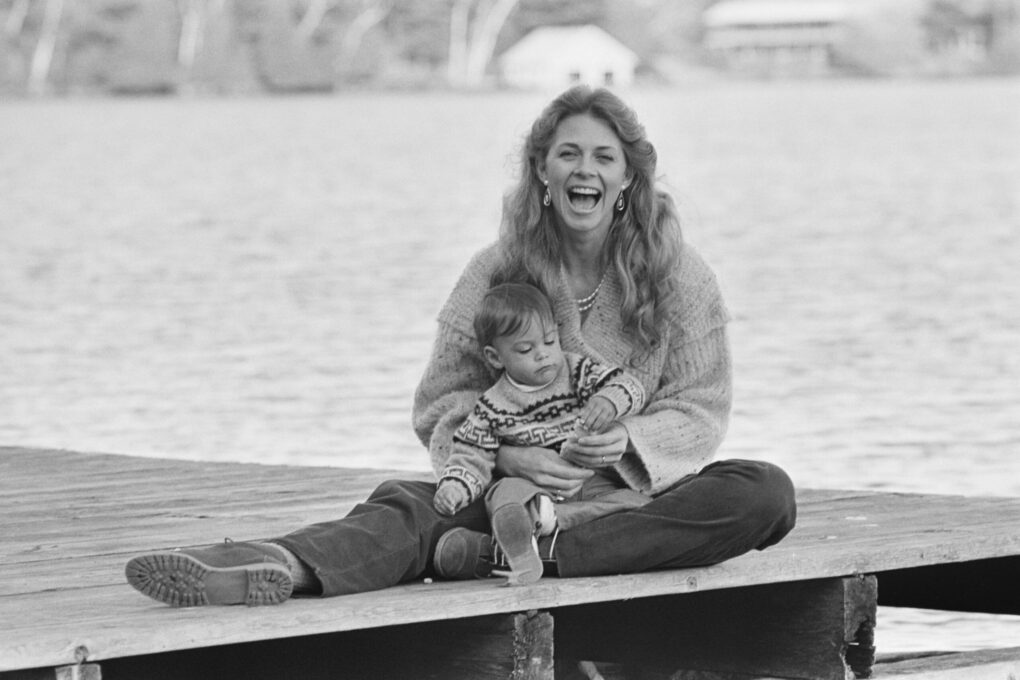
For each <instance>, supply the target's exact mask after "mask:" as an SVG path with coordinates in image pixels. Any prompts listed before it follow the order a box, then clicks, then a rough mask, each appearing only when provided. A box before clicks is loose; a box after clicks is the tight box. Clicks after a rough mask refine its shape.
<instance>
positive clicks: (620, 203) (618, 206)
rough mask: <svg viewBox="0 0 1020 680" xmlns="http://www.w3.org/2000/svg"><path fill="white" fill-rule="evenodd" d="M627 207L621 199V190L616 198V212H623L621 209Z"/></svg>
mask: <svg viewBox="0 0 1020 680" xmlns="http://www.w3.org/2000/svg"><path fill="white" fill-rule="evenodd" d="M626 207H627V204H626V203H624V201H623V192H622V191H621V192H620V195H619V197H618V198H617V199H616V212H623V209H624V208H626Z"/></svg>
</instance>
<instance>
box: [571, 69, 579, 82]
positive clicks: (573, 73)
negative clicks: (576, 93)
mask: <svg viewBox="0 0 1020 680" xmlns="http://www.w3.org/2000/svg"><path fill="white" fill-rule="evenodd" d="M579 82H581V72H580V71H571V72H570V83H571V84H576V83H579Z"/></svg>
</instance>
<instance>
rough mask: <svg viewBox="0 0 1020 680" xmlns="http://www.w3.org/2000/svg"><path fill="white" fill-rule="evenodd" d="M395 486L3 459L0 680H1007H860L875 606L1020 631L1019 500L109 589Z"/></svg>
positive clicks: (991, 673) (807, 501)
mask: <svg viewBox="0 0 1020 680" xmlns="http://www.w3.org/2000/svg"><path fill="white" fill-rule="evenodd" d="M393 477H402V478H413V477H414V475H408V473H406V472H404V473H394V472H392V471H389V472H387V471H380V470H354V469H342V468H308V467H289V466H262V465H254V464H236V463H207V462H202V463H196V462H186V461H175V460H166V459H153V458H138V457H130V456H119V455H106V454H82V453H75V452H68V451H53V450H38V449H23V448H9V447H8V448H4V447H0V541H2V550H0V680H13V679H15V678H17V679H19V680H20V679H21V678H43V677H48V678H52V677H62V678H99V677H104V678H107V680H109V679H110V678H119V677H124V678H128V677H130V678H139V677H146V678H192V677H202V676H205V677H214V676H215V677H218V678H230V677H242V676H243V677H246V678H257V677H301V678H308V679H311V678H318V677H323V678H325V677H364V678H380V677H437V678H489V677H493V678H495V677H513V678H553V677H556V678H560V679H561V680H562V679H564V678H572V677H584V676H583V675H579V674H578V673H579V671H578V670H577V668H578V666H577V660H579V659H590V660H594V661H605V662H607V663H606V665H605V667H604V668H605V669H608V670H604V671H603V672H604V673H605V677H606V678H607V680H609V679H610V678H611V677H613V676H612V673H613V672H619V673H621V674H622V675H620V676H618V677H639V676H638V675H637V674H634V673H631V674H627V672H626V671H625V670H620V669H628V668H637V667H639V666H640V668H641V670H640V672H641V673H642V674H643V675H640V677H662V678H666V677H671V676H672V675H673V671H676V670H678V669H686V670H690V671H700V672H706V671H710V672H712V673H713V675H712V676H711V677H714V678H741V679H746V678H751V677H790V678H834V679H835V678H839V679H842V678H846V677H852V673H856V674H857V675H858V676H862V677H863V676H866V675H867V674H869V673H873V677H876V678H878V677H889V678H892V677H897V678H898V677H910V678H918V679H919V678H928V677H938V678H942V677H945V678H950V677H960V678H986V677H987V678H993V677H994V678H1000V677H1001V678H1003V680H1005V678H1008V677H1010V675H1009V673H1013V674H1014V676H1020V650H1006V651H1001V650H1000V651H994V652H992V651H989V652H986V653H983V654H982V655H951V656H946V657H931V658H928V659H926V660H903V661H900V662H899V666H897V665H896V664H880V665H879V666H878V667H875V668H872V658H873V653H874V646H875V645H874V637H873V635H874V631H875V629H874V625H875V606H876V588H877V601H878V602H881V603H882V604H890V605H899V606H917V607H927V608H943V609H955V610H962V611H985V612H995V613H1008V614H1020V579H1018V575H1020V499H1015V498H985V497H981V498H974V497H962V496H931V495H916V494H893V493H876V492H865V491H833V490H799V491H798V502H799V518H798V526H797V528H796V529H795V530H794V531H793V532H792V533H791V534H790V536H789V537H787V539H786V540H784V541H783V542H782V543H780V544H779V545H777V546H775V547H773V548H770V549H768V550H765V551H762V552H753V553H750V554H747V555H744V556H741V557H739V558H736V559H733V560H730V561H728V562H725V563H723V564H719V565H715V566H712V567H706V568H697V569H685V570H674V571H663V572H654V573H646V574H634V575H620V576H606V577H598V578H576V579H559V578H546V579H542V580H541V581H539V582H538V583H537V584H535V585H533V586H528V587H519V588H501V587H497V585H496V583H497V582H496V581H471V582H453V583H450V582H438V581H437V582H434V583H426V582H420V583H410V584H406V585H402V586H398V587H395V588H390V589H387V590H383V591H378V592H372V593H363V594H358V595H350V596H344V597H336V598H326V599H320V598H295V599H292V600H290V601H288V602H287V603H285V604H283V605H281V606H278V607H265V608H257V609H249V608H246V607H210V608H198V609H173V608H170V607H167V606H164V605H162V604H159V603H157V602H154V601H152V600H149V599H148V598H146V597H144V596H142V595H140V594H138V593H136V592H135V591H134V590H132V589H131V588H130V587H129V586H128V585H127V584H126V582H125V580H124V574H123V569H124V563H125V562H126V560H127V559H128V558H130V557H131V556H133V555H135V554H138V553H140V552H145V551H149V550H152V549H162V548H171V547H180V546H189V545H199V544H207V543H213V542H218V541H220V540H222V539H223V538H224V537H231V538H234V539H237V540H249V539H256V538H265V537H271V536H277V535H280V534H283V533H287V532H288V531H290V530H292V529H294V528H296V527H298V526H301V525H303V524H307V523H310V522H316V521H322V520H326V519H332V518H336V517H338V516H342V515H343V514H344V513H346V511H347V510H348V509H350V508H351V507H352V506H353V505H354V504H355V503H356V502H357V501H359V500H361V499H363V498H364V497H365V496H366V495H367V494H368V492H369V491H370V490H371V489H372V488H373V487H374V486H375V485H376V484H378V483H379V482H380V481H382V480H384V479H388V478H393ZM880 633H881V622H879V628H878V642H877V648H878V651H879V652H881V634H880ZM904 664H907V665H904ZM910 664H913V666H912V668H914V670H912V671H911V670H910V668H908V666H909V665H910ZM919 664H920V665H921V666H923V664H928V665H929V666H931V667H932V668H934V667H935V666H938V668H937V669H936V670H935V671H932V670H931V669H929V670H927V671H925V670H924V669H923V668H921V670H917V668H920V667H921V666H919ZM961 668H962V669H964V670H963V671H960V670H959V669H961ZM295 669H299V670H298V671H295ZM412 669H413V670H412ZM614 669H615V670H614ZM897 669H899V670H897ZM947 669H948V670H947ZM954 669H955V670H954ZM967 669H970V670H967ZM974 669H980V673H983V674H978V671H975V670H974ZM922 672H925V673H928V674H927V675H919V674H918V673H922ZM935 672H937V673H940V674H939V675H932V674H931V673H935ZM946 673H962V674H957V675H952V674H950V675H947V674H946ZM676 677H680V676H676ZM684 677H686V676H684ZM690 677H694V676H690Z"/></svg>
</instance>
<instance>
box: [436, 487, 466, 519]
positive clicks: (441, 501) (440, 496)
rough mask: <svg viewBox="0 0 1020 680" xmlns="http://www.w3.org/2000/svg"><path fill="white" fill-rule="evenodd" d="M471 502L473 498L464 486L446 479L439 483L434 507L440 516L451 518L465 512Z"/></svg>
mask: <svg viewBox="0 0 1020 680" xmlns="http://www.w3.org/2000/svg"><path fill="white" fill-rule="evenodd" d="M470 501H471V497H470V495H469V494H468V490H467V489H465V488H464V485H463V484H461V483H460V482H455V481H454V480H452V479H444V480H443V481H441V482H439V488H438V489H436V495H435V497H434V498H433V499H432V505H433V506H434V507H435V508H436V512H438V513H439V514H440V515H447V516H450V515H455V514H457V512H458V511H460V510H463V509H464V508H465V507H467V504H468V503H469V502H470Z"/></svg>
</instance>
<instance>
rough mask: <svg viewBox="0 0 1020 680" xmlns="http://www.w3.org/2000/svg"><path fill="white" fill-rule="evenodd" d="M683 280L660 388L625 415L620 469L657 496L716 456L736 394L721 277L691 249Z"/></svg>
mask: <svg viewBox="0 0 1020 680" xmlns="http://www.w3.org/2000/svg"><path fill="white" fill-rule="evenodd" d="M680 281H681V287H680V293H681V301H680V304H681V311H680V312H679V314H678V315H677V317H676V319H675V321H674V323H673V324H672V326H671V328H670V334H669V342H668V346H667V347H666V357H665V364H664V367H663V371H662V376H661V378H660V380H659V384H658V388H657V389H656V390H655V391H654V393H653V394H652V395H651V397H650V398H649V400H648V405H647V406H646V407H645V410H644V411H643V412H642V413H641V415H638V416H631V417H629V418H626V419H625V420H624V425H625V426H626V428H627V433H628V434H629V435H630V441H631V446H632V448H633V451H632V452H630V453H628V454H627V455H625V456H624V459H623V461H621V463H620V464H619V465H618V466H617V469H618V471H619V472H620V474H621V475H622V476H623V477H624V479H625V480H626V481H627V482H628V483H629V484H630V485H631V486H632V487H634V488H636V489H639V490H641V491H645V492H647V493H653V494H654V493H659V492H661V491H664V490H665V489H667V488H668V487H669V486H671V485H672V484H674V483H675V482H677V481H679V479H681V478H682V477H683V476H685V475H687V474H691V473H694V472H697V471H698V470H700V469H701V468H702V467H703V466H704V465H705V464H707V463H708V462H709V461H710V460H711V459H712V456H713V455H714V454H715V451H716V449H717V448H718V447H719V445H720V443H721V442H722V439H723V437H724V435H725V434H726V428H727V425H728V422H729V414H730V406H731V403H732V396H733V391H732V375H733V373H732V365H731V360H730V352H729V343H728V340H727V336H726V322H727V321H728V320H729V315H728V313H727V311H726V307H725V305H724V304H723V300H722V295H721V293H720V291H719V286H718V283H717V282H716V279H715V275H714V274H713V273H712V271H711V270H710V269H709V268H708V266H707V265H705V263H704V262H703V261H702V260H701V258H700V257H698V255H697V254H696V253H694V251H693V250H691V249H689V248H688V249H687V253H686V254H685V258H684V260H683V263H682V266H681V271H680Z"/></svg>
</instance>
